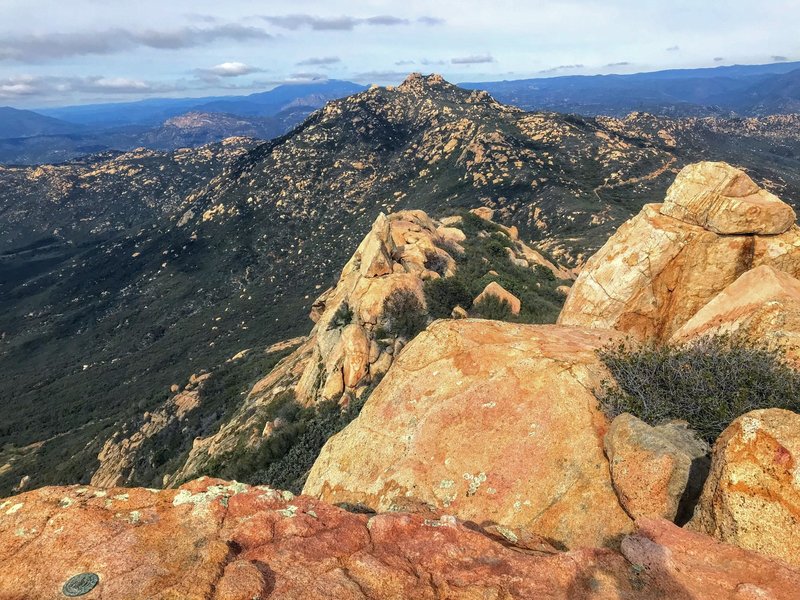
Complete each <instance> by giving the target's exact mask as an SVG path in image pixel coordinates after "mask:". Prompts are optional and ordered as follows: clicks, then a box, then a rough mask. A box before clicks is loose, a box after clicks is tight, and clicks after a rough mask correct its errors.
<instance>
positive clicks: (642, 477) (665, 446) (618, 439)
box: [604, 413, 708, 522]
mask: <svg viewBox="0 0 800 600" xmlns="http://www.w3.org/2000/svg"><path fill="white" fill-rule="evenodd" d="M604 443H605V451H606V456H607V457H608V462H609V465H610V467H611V481H612V483H613V485H614V489H615V490H616V491H617V496H618V497H619V500H620V504H622V507H623V508H624V509H625V511H626V512H627V513H628V514H629V515H630V516H631V517H633V518H634V519H639V518H641V517H649V518H664V519H669V520H670V521H674V520H675V519H676V517H678V516H679V515H678V510H679V506H680V504H681V500H682V498H683V496H684V493H686V492H687V486H689V484H690V476H691V475H692V464H693V462H694V461H702V460H703V459H705V456H706V454H707V453H708V446H707V444H706V443H705V442H703V441H701V440H699V439H698V438H697V437H696V436H695V435H694V434H693V432H692V431H691V430H689V429H688V428H687V427H686V424H685V423H679V422H675V423H667V424H664V425H658V426H656V427H651V426H650V425H648V424H647V423H645V422H644V421H642V420H640V419H637V418H636V417H634V416H633V415H630V414H628V413H624V414H621V415H619V416H618V417H616V418H615V419H614V420H613V421H612V422H611V427H610V428H609V430H608V433H607V434H606V437H605V442H604ZM701 470H703V471H704V472H703V473H702V474H703V475H705V472H707V468H705V469H701ZM696 479H697V478H696ZM693 483H694V484H695V485H694V487H695V488H696V489H694V490H692V489H689V492H690V493H692V492H694V493H693V495H694V499H695V500H696V498H697V496H698V495H699V493H700V487H701V486H702V479H700V481H699V485H697V484H698V482H697V481H694V482H693ZM689 517H691V514H685V515H680V521H683V522H685V521H687V520H688V518H689Z"/></svg>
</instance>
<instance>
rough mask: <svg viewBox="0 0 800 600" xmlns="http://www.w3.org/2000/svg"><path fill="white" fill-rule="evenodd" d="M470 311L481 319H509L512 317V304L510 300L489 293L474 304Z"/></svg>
mask: <svg viewBox="0 0 800 600" xmlns="http://www.w3.org/2000/svg"><path fill="white" fill-rule="evenodd" d="M470 313H471V314H472V315H474V316H476V317H480V318H481V319H494V320H495V321H508V320H510V319H511V317H512V313H511V305H510V304H509V303H508V300H505V299H503V298H500V297H499V296H495V295H494V294H487V295H486V296H484V297H483V298H481V300H480V301H479V302H476V303H475V304H473V306H472V310H471V311H470Z"/></svg>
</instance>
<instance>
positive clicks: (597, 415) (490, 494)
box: [304, 319, 632, 548]
mask: <svg viewBox="0 0 800 600" xmlns="http://www.w3.org/2000/svg"><path fill="white" fill-rule="evenodd" d="M611 339H618V337H616V336H615V334H614V333H613V332H603V331H596V330H582V329H576V328H567V327H557V326H552V325H551V326H536V325H515V324H510V323H502V322H498V321H481V320H474V319H467V320H459V321H437V322H435V323H434V324H432V325H431V326H430V327H429V328H428V329H427V330H426V331H425V332H423V333H421V334H420V335H418V336H417V337H416V338H415V339H414V340H413V341H412V342H411V343H410V344H409V345H408V346H407V347H406V348H405V349H404V350H403V352H402V353H401V354H400V355H399V357H398V358H396V359H395V362H394V364H393V365H392V368H391V369H390V371H389V372H388V373H387V374H386V377H385V378H384V380H383V381H382V382H381V384H380V385H379V386H378V387H377V388H376V389H375V391H374V392H373V393H372V395H371V396H370V399H369V400H368V401H367V403H366V405H365V406H364V408H363V410H362V412H361V415H360V416H359V417H358V418H357V419H356V420H355V421H354V422H353V423H351V424H350V425H349V426H348V427H347V428H345V429H344V430H343V431H342V432H341V433H339V434H338V435H336V436H334V437H333V438H331V439H330V440H329V441H328V443H327V444H326V445H325V447H324V448H323V450H322V453H321V455H320V457H319V458H318V460H317V462H316V463H315V464H314V467H313V468H312V470H311V472H310V474H309V477H308V481H307V483H306V486H305V490H304V492H305V493H307V494H309V495H312V496H316V497H319V498H321V499H323V500H326V501H328V502H333V503H338V502H347V503H351V504H363V505H366V506H368V507H371V508H373V509H376V510H379V511H386V510H394V509H397V508H398V507H405V508H408V507H413V506H430V507H434V508H435V509H437V510H445V511H448V512H452V513H453V514H455V515H457V516H458V517H460V518H462V519H467V520H471V521H474V522H476V523H482V524H498V525H500V526H502V527H504V528H507V529H510V530H515V531H520V532H532V533H535V534H538V535H541V536H544V537H546V538H547V539H549V540H552V541H553V542H555V543H558V544H561V545H563V546H566V547H569V548H575V547H579V546H600V545H603V544H608V543H611V542H613V541H614V540H617V539H618V538H619V536H620V535H622V534H624V533H626V532H628V531H630V529H631V526H632V521H631V519H630V518H629V517H628V516H627V515H626V514H625V512H624V511H623V509H622V508H621V507H620V505H619V502H618V501H617V497H616V494H615V493H614V489H613V488H612V485H611V478H610V475H609V469H608V461H607V460H606V458H605V456H604V454H603V436H604V434H605V432H606V428H607V426H608V423H607V421H606V418H605V417H604V415H603V414H602V413H601V412H600V411H599V410H598V408H597V401H596V399H595V397H594V394H593V393H592V390H593V389H594V388H595V387H597V386H599V385H600V382H601V380H602V379H604V378H606V377H608V374H607V372H606V371H605V369H604V368H603V366H602V365H601V363H600V361H599V360H598V358H597V355H596V352H595V351H596V349H597V348H599V347H601V346H603V345H604V344H606V343H608V342H609V340H611Z"/></svg>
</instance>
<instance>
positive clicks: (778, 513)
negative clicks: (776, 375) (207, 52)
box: [689, 408, 800, 566]
mask: <svg viewBox="0 0 800 600" xmlns="http://www.w3.org/2000/svg"><path fill="white" fill-rule="evenodd" d="M689 525H690V527H692V528H694V529H697V530H699V531H703V532H705V533H707V534H709V535H712V536H714V537H716V538H718V539H720V540H723V541H725V542H729V543H732V544H736V545H737V546H741V547H742V548H747V549H750V550H755V551H757V552H760V553H762V554H765V555H767V556H771V557H775V558H779V559H781V560H784V561H786V562H787V563H790V564H793V565H795V566H800V415H798V414H796V413H793V412H791V411H788V410H782V409H777V408H773V409H766V410H755V411H752V412H749V413H747V414H745V415H742V416H741V417H739V418H738V419H736V420H735V421H734V422H733V423H731V425H730V426H728V428H727V429H726V430H725V431H723V432H722V435H721V436H720V437H719V438H718V439H717V441H716V443H715V445H714V452H713V455H712V464H711V472H710V474H709V477H708V480H707V481H706V484H705V488H704V489H703V495H702V496H701V498H700V502H699V504H698V506H697V509H696V511H695V516H694V518H693V519H692V521H691V522H690V524H689Z"/></svg>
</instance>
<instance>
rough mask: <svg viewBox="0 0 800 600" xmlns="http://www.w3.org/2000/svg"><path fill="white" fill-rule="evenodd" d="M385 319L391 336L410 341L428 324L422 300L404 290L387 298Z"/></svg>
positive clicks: (409, 291)
mask: <svg viewBox="0 0 800 600" xmlns="http://www.w3.org/2000/svg"><path fill="white" fill-rule="evenodd" d="M383 318H384V319H385V320H386V322H387V327H386V330H387V331H388V332H389V333H390V334H392V335H394V336H397V337H403V338H406V339H408V340H410V339H411V338H413V337H414V336H415V335H417V334H418V333H419V332H420V331H422V330H423V329H425V326H426V325H427V324H428V313H427V312H426V310H425V307H424V306H423V305H422V302H420V299H419V298H418V297H417V295H416V294H415V293H414V292H412V291H411V290H404V289H399V290H395V291H394V292H392V293H391V294H389V296H387V297H386V300H385V301H384V303H383Z"/></svg>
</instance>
